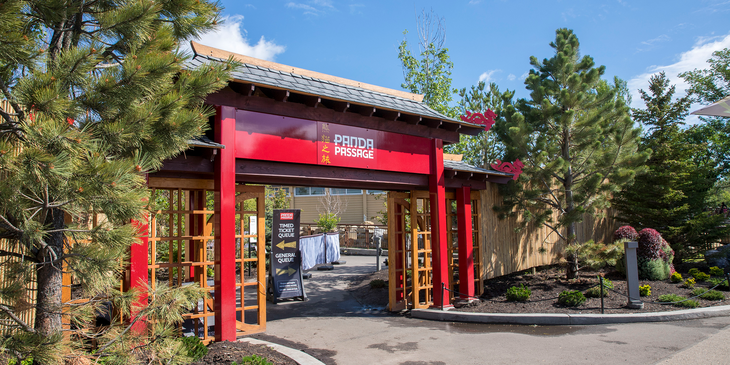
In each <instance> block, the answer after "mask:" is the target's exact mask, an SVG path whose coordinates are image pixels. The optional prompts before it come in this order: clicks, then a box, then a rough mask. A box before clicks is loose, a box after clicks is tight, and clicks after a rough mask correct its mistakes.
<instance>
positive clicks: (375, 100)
mask: <svg viewBox="0 0 730 365" xmlns="http://www.w3.org/2000/svg"><path fill="white" fill-rule="evenodd" d="M192 46H193V50H194V51H195V53H196V55H195V57H194V58H193V59H192V60H191V61H190V65H191V66H192V67H197V66H200V65H202V64H203V63H205V62H207V61H223V60H225V59H227V57H226V55H228V56H232V57H234V59H236V60H238V61H239V62H241V67H239V68H238V69H236V70H235V71H234V72H232V74H231V76H232V79H233V81H235V82H238V83H244V84H249V83H250V84H254V85H259V86H265V87H269V88H273V89H279V90H284V91H290V92H296V93H301V94H305V95H311V96H318V97H322V98H326V99H330V100H334V101H341V102H347V103H353V104H357V105H362V106H370V107H374V108H377V109H384V110H389V111H392V112H398V113H405V114H409V115H413V116H418V117H422V118H428V119H430V120H436V121H439V122H441V123H445V124H449V125H455V126H456V127H455V129H459V128H461V130H460V133H465V134H471V135H475V134H478V133H479V132H480V131H482V130H484V126H483V125H479V124H475V123H469V122H465V121H462V120H457V119H453V118H450V117H447V116H445V115H443V114H441V113H439V112H437V111H435V110H433V109H431V108H429V107H428V106H427V105H426V104H424V103H422V99H423V96H422V95H418V94H412V93H408V92H405V91H400V90H392V89H388V88H383V87H379V86H374V85H369V84H365V83H360V82H356V81H352V80H347V79H343V78H339V77H335V76H331V75H326V74H321V73H316V72H312V71H308V70H303V69H298V68H295V67H291V66H286V65H281V64H277V63H273V62H268V61H263V60H258V59H255V58H252V57H247V56H242V55H236V54H232V53H228V52H225V51H221V50H217V49H215V48H212V47H206V46H203V45H200V44H197V43H195V42H192ZM452 130H454V129H452Z"/></svg>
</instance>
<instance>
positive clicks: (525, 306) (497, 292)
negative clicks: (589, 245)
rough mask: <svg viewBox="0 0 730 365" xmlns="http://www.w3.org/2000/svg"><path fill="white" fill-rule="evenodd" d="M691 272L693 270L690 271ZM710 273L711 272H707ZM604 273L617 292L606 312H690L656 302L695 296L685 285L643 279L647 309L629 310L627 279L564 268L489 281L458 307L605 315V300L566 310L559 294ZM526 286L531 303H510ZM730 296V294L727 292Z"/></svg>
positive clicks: (587, 284) (607, 302) (701, 285)
mask: <svg viewBox="0 0 730 365" xmlns="http://www.w3.org/2000/svg"><path fill="white" fill-rule="evenodd" d="M686 269H687V270H688V269H689V267H687V268H686ZM678 271H679V272H680V273H681V274H682V277H683V278H685V279H686V278H689V277H691V276H690V275H688V274H687V272H686V271H683V270H682V269H679V270H678ZM704 272H707V270H704ZM601 273H603V274H604V275H605V277H606V278H608V279H610V280H611V281H613V284H614V289H613V291H611V292H610V293H609V295H608V296H607V297H605V298H604V310H605V313H607V314H610V313H645V312H663V311H673V310H681V309H687V308H684V307H678V306H674V305H667V304H659V303H656V302H657V301H658V299H659V296H660V295H663V294H677V295H680V296H683V297H685V298H688V297H690V296H691V294H690V292H691V291H692V289H688V288H684V287H682V286H681V283H672V282H670V281H669V280H664V281H649V280H640V281H639V285H649V286H651V295H650V296H648V297H641V300H642V301H643V302H644V308H643V309H629V308H626V303H627V301H628V299H627V297H626V294H627V291H626V281H625V280H626V279H625V278H624V277H623V276H622V275H621V274H619V273H617V272H615V271H612V270H611V271H581V272H580V273H579V276H578V278H576V279H572V280H567V279H565V268H563V267H560V266H551V267H546V268H540V269H538V270H536V272H535V273H534V274H533V273H532V271H531V270H530V271H528V272H526V273H525V272H523V273H515V274H511V275H506V276H502V277H498V278H494V279H490V280H486V281H485V286H484V293H483V295H482V296H481V297H480V300H479V301H478V302H474V303H470V304H465V305H463V306H460V307H459V308H456V310H458V311H463V312H477V313H596V314H598V313H601V298H588V300H586V302H585V303H583V304H582V305H580V306H578V307H564V306H561V305H560V304H558V300H557V298H558V295H560V293H561V292H562V291H564V290H579V291H582V292H585V290H586V289H588V288H590V287H592V286H596V285H598V282H599V281H598V275H599V274H601ZM521 284H524V285H525V286H526V287H528V288H530V290H531V291H532V294H531V295H530V299H529V300H528V301H527V302H508V301H507V298H506V296H505V293H506V292H507V289H509V288H510V287H511V286H520V285H521ZM709 285H710V284H709V283H706V282H701V283H697V284H696V285H695V288H707V289H709V287H710V286H709ZM725 294H726V296H727V295H728V294H730V293H725ZM694 300H697V301H698V302H699V304H700V305H699V306H700V307H710V306H716V305H726V304H730V300H729V299H726V300H723V301H709V300H704V299H700V298H694Z"/></svg>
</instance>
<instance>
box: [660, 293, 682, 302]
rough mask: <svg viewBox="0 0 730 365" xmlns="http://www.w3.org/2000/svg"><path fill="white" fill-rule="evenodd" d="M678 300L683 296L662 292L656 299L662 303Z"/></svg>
mask: <svg viewBox="0 0 730 365" xmlns="http://www.w3.org/2000/svg"><path fill="white" fill-rule="evenodd" d="M680 300H684V297H683V296H681V295H677V294H662V295H660V296H659V299H657V301H658V302H662V303H670V302H678V301H680Z"/></svg>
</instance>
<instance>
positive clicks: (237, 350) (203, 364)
mask: <svg viewBox="0 0 730 365" xmlns="http://www.w3.org/2000/svg"><path fill="white" fill-rule="evenodd" d="M250 355H258V356H260V357H263V358H266V359H267V360H269V362H271V363H273V364H275V365H297V363H296V361H294V360H292V359H291V358H289V357H288V356H284V355H282V354H280V353H279V352H277V351H275V350H273V349H271V348H270V347H268V346H265V345H253V344H250V343H248V342H229V341H223V342H213V343H211V344H210V345H208V354H207V355H205V356H204V357H203V358H202V359H200V360H199V361H196V362H194V363H192V364H191V365H213V364H225V365H228V364H232V363H233V362H234V361H236V362H238V363H240V362H241V359H242V358H243V357H245V356H250Z"/></svg>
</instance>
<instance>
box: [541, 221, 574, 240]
mask: <svg viewBox="0 0 730 365" xmlns="http://www.w3.org/2000/svg"><path fill="white" fill-rule="evenodd" d="M542 224H543V225H544V226H546V227H548V228H550V229H551V230H552V231H553V232H555V234H557V235H558V236H560V238H561V239H562V240H563V241H568V239H567V238H565V236H563V234H562V233H560V232H559V231H558V229H557V228H556V227H553V226H551V225H549V224H548V223H547V222H542Z"/></svg>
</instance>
